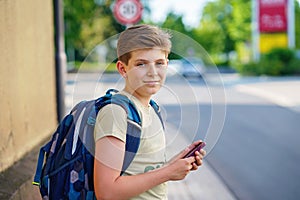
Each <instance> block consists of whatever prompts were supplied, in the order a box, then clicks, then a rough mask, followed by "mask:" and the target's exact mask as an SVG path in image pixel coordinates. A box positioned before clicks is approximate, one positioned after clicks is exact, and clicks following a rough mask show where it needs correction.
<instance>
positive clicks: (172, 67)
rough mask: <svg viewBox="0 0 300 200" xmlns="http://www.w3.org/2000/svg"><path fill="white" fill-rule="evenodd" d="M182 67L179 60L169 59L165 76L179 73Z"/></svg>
mask: <svg viewBox="0 0 300 200" xmlns="http://www.w3.org/2000/svg"><path fill="white" fill-rule="evenodd" d="M181 67H182V62H181V60H169V63H168V68H167V76H174V75H178V74H180V69H181Z"/></svg>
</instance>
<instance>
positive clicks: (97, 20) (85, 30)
mask: <svg viewBox="0 0 300 200" xmlns="http://www.w3.org/2000/svg"><path fill="white" fill-rule="evenodd" d="M95 2H98V5H97V4H95ZM95 2H94V1H81V0H64V19H65V41H66V49H67V56H68V58H69V59H70V55H71V54H72V53H71V52H74V53H75V56H74V58H73V59H74V60H78V61H82V60H83V59H84V58H85V57H86V56H87V55H88V53H89V52H90V51H91V50H92V49H93V48H94V47H95V46H96V45H97V44H99V43H100V42H101V41H103V40H104V39H106V38H108V37H110V36H112V35H115V34H117V33H119V32H121V31H122V30H124V29H125V27H124V26H122V25H120V24H118V23H117V22H116V20H115V19H114V17H113V14H112V11H111V4H112V2H113V1H112V0H107V1H99V0H98V1H95Z"/></svg>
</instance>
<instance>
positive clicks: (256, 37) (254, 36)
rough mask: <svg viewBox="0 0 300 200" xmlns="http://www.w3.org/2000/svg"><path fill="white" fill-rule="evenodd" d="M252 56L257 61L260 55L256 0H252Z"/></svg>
mask: <svg viewBox="0 0 300 200" xmlns="http://www.w3.org/2000/svg"><path fill="white" fill-rule="evenodd" d="M251 18H252V20H251V21H252V23H251V25H252V56H253V60H254V61H258V60H259V57H260V53H259V49H258V45H259V31H258V3H257V0H252V15H251Z"/></svg>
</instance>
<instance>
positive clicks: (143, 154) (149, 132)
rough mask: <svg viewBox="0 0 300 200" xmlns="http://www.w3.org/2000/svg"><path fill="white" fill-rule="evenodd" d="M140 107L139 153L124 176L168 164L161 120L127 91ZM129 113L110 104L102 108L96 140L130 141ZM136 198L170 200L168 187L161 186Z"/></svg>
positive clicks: (98, 118) (97, 125) (153, 111)
mask: <svg viewBox="0 0 300 200" xmlns="http://www.w3.org/2000/svg"><path fill="white" fill-rule="evenodd" d="M120 94H122V95H125V96H127V97H128V98H129V99H130V100H131V101H132V102H133V103H134V104H135V106H136V108H137V110H138V112H139V114H140V116H141V120H142V132H141V141H140V146H139V149H138V152H137V153H136V155H135V157H134V159H133V161H132V162H131V164H130V165H129V167H128V169H127V170H126V171H125V173H124V175H125V176H128V175H136V174H141V173H145V172H148V171H150V170H153V169H156V168H159V167H161V166H162V165H163V164H164V163H165V162H166V156H165V134H164V130H163V127H162V124H161V121H160V119H159V117H158V116H157V114H156V113H155V110H154V109H153V108H152V106H150V105H149V106H148V107H145V106H144V105H142V104H141V102H140V101H139V100H138V99H137V98H135V97H134V96H132V95H130V94H129V93H127V92H125V91H121V92H120ZM126 131H127V114H126V112H125V110H124V109H123V108H122V107H121V106H118V105H114V104H110V105H107V106H105V107H104V108H102V109H101V110H100V111H99V113H98V116H97V120H96V125H95V140H96V141H97V140H98V139H100V138H102V137H105V136H114V137H116V138H118V139H120V140H122V141H124V142H126ZM132 199H147V200H148V199H167V184H166V183H163V184H160V185H158V186H156V187H154V188H152V189H150V190H148V191H146V192H144V193H143V194H141V195H139V196H137V197H135V198H132Z"/></svg>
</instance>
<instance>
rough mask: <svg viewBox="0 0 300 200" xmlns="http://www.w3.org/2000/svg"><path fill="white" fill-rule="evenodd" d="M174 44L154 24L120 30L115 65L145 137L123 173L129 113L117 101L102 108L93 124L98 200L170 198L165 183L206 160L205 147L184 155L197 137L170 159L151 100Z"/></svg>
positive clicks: (161, 82)
mask: <svg viewBox="0 0 300 200" xmlns="http://www.w3.org/2000/svg"><path fill="white" fill-rule="evenodd" d="M170 49H171V41H170V35H169V34H168V33H166V32H164V31H162V30H161V29H159V28H157V27H155V26H150V25H137V26H133V27H130V28H128V29H127V30H125V31H124V32H123V33H121V34H120V37H119V40H118V46H117V53H118V61H117V64H116V65H117V69H118V71H119V73H120V74H121V76H122V77H123V78H124V79H125V88H124V89H123V90H122V91H121V92H120V94H121V95H125V96H127V97H128V98H129V99H130V100H131V101H132V102H133V103H134V105H135V106H136V108H137V110H138V112H139V115H140V116H141V120H142V133H141V142H140V145H139V149H138V152H137V153H136V155H135V157H134V159H133V161H132V162H131V164H130V165H129V167H128V168H127V170H126V171H125V172H124V174H122V175H120V172H121V169H122V164H123V159H124V152H125V142H126V129H127V114H126V112H125V110H124V109H123V108H122V107H120V106H118V105H114V104H111V105H108V106H105V107H104V108H102V109H101V110H100V111H99V113H98V116H97V120H96V125H95V140H96V148H95V149H96V150H95V165H94V187H95V193H96V197H97V199H118V200H119V199H151V200H152V199H167V187H166V182H167V181H171V180H182V179H184V178H185V176H186V175H187V174H188V173H189V172H190V171H191V170H196V169H198V166H200V165H201V164H202V158H203V156H204V155H205V151H204V150H201V151H200V152H196V156H195V157H189V158H185V159H182V157H183V155H185V154H186V153H187V152H188V151H189V150H190V149H192V148H193V147H194V146H195V145H197V144H199V142H200V141H197V142H194V143H193V144H192V145H190V146H189V147H188V148H186V149H185V150H183V151H182V152H181V153H179V154H178V155H177V156H175V157H174V158H173V159H172V160H171V161H169V162H168V163H166V158H165V152H164V151H165V137H164V130H163V127H162V124H161V122H160V119H159V117H158V115H157V114H156V113H155V111H154V109H153V108H152V106H150V105H149V102H150V99H151V96H152V95H154V94H155V93H157V92H158V90H159V89H160V88H161V86H162V85H163V84H164V81H165V78H166V70H167V65H168V54H169V53H170Z"/></svg>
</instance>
